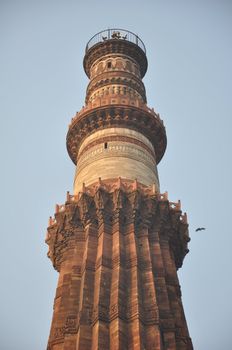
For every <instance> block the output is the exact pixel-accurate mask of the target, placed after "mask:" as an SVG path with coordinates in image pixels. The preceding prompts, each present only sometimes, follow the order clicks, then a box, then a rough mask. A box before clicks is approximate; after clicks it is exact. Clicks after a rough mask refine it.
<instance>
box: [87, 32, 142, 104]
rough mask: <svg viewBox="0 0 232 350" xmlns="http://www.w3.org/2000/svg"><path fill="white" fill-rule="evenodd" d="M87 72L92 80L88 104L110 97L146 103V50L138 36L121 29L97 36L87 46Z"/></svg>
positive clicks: (88, 91)
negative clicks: (144, 77)
mask: <svg viewBox="0 0 232 350" xmlns="http://www.w3.org/2000/svg"><path fill="white" fill-rule="evenodd" d="M84 69H85V72H86V74H87V76H88V77H89V78H90V83H89V86H88V88H87V94H86V103H88V102H92V101H95V100H96V99H97V98H99V97H104V96H108V95H119V96H121V98H123V96H124V97H127V98H132V99H133V98H134V99H138V100H139V101H140V102H141V103H142V102H144V103H146V92H145V87H144V85H143V83H142V80H141V78H142V77H143V76H144V75H145V73H146V70H147V58H146V49H145V46H144V44H143V42H142V40H141V39H139V37H138V36H137V35H135V34H133V33H131V32H129V31H125V30H121V29H108V30H105V31H102V32H100V33H98V34H96V35H94V36H93V37H92V38H91V39H90V40H89V42H88V44H87V46H86V54H85V58H84Z"/></svg>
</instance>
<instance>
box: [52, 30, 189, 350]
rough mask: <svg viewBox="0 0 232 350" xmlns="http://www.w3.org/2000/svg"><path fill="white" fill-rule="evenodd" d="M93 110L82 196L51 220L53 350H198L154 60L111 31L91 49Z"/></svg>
mask: <svg viewBox="0 0 232 350" xmlns="http://www.w3.org/2000/svg"><path fill="white" fill-rule="evenodd" d="M84 69H85V72H86V74H87V76H88V77H89V78H90V82H89V85H88V87H87V92H86V100H85V107H83V108H82V110H81V111H80V112H79V113H77V114H76V116H75V117H74V118H73V119H72V121H71V124H70V125H69V130H68V134H67V149H68V153H69V155H70V157H71V159H72V161H73V162H74V163H75V164H76V165H77V170H76V175H75V180H74V194H73V195H70V194H69V193H67V200H66V202H65V204H64V205H57V207H56V213H55V218H50V222H49V227H48V231H47V238H46V242H47V244H48V245H49V252H48V256H49V258H50V259H51V261H52V263H53V266H54V268H55V269H56V270H57V271H58V272H59V280H58V286H57V290H56V295H55V301H54V313H53V319H52V325H51V331H50V336H49V341H48V349H49V350H127V349H128V350H145V349H146V350H191V349H193V347H192V343H191V339H190V337H189V333H188V328H187V324H186V320H185V316H184V310H183V305H182V302H181V291H180V285H179V281H178V276H177V269H178V268H180V267H181V266H182V263H183V259H184V256H185V255H186V253H187V252H188V249H187V242H188V241H189V235H188V224H187V218H186V214H184V215H183V214H182V212H181V208H180V202H177V203H174V202H170V201H169V200H168V196H167V193H165V194H161V193H160V190H159V180H158V173H157V168H156V166H157V164H158V163H159V161H160V160H161V158H162V157H163V154H164V152H165V148H166V132H165V128H164V125H163V122H162V120H161V119H160V117H159V114H157V113H156V112H155V111H154V110H153V109H150V108H149V107H147V104H146V102H147V101H146V92H145V87H144V85H143V82H142V78H143V76H144V75H145V73H146V70H147V58H146V51H145V46H144V44H143V42H142V41H141V40H140V39H139V38H138V36H136V35H134V34H133V33H131V32H129V31H125V30H111V29H109V30H106V31H103V32H101V33H98V34H96V35H95V36H94V37H93V38H92V39H91V40H90V41H89V42H88V44H87V47H86V53H85V57H84Z"/></svg>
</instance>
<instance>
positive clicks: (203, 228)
mask: <svg viewBox="0 0 232 350" xmlns="http://www.w3.org/2000/svg"><path fill="white" fill-rule="evenodd" d="M202 230H205V227H198V228H197V229H196V230H195V231H196V232H197V231H202Z"/></svg>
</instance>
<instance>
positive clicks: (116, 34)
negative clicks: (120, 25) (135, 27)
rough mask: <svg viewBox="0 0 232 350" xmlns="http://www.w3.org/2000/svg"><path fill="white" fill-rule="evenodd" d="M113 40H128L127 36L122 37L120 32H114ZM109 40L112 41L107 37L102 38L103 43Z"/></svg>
mask: <svg viewBox="0 0 232 350" xmlns="http://www.w3.org/2000/svg"><path fill="white" fill-rule="evenodd" d="M111 38H112V39H124V40H126V39H127V34H126V35H124V36H123V35H121V33H120V32H113V33H112V34H111ZM107 39H110V38H107V36H103V37H102V40H103V41H105V40H107Z"/></svg>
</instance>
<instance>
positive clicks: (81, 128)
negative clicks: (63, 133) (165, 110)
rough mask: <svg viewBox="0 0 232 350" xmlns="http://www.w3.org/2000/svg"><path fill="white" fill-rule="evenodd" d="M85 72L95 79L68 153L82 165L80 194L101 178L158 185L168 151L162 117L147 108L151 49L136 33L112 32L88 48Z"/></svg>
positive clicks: (71, 133)
mask: <svg viewBox="0 0 232 350" xmlns="http://www.w3.org/2000/svg"><path fill="white" fill-rule="evenodd" d="M83 65H84V70H85V72H86V74H87V76H88V77H89V79H90V82H89V84H88V86H87V90H86V98H85V106H84V107H83V108H82V110H81V111H80V112H78V113H77V114H76V116H75V117H74V118H73V119H72V121H71V124H70V126H69V130H68V134H67V149H68V153H69V155H70V157H71V159H72V160H73V162H74V163H75V164H76V165H77V170H76V175H75V180H74V193H78V191H80V190H81V188H82V185H83V183H84V184H85V185H86V186H89V185H91V184H94V183H95V182H96V181H97V180H98V178H101V179H102V180H107V181H108V180H112V179H115V178H118V177H121V178H122V179H125V180H126V181H133V180H135V179H136V180H137V181H138V182H140V183H141V184H142V185H145V186H150V185H152V184H155V187H156V188H157V191H159V180H158V173H157V169H156V165H157V164H158V163H159V161H160V160H161V158H162V156H163V154H164V152H165V149H166V142H167V141H166V132H165V128H164V125H163V122H162V120H161V119H160V117H159V114H157V113H155V111H154V110H153V109H150V108H148V107H147V104H146V102H147V99H146V91H145V87H144V84H143V82H142V78H143V76H144V75H145V73H146V71H147V57H146V49H145V46H144V44H143V42H142V40H141V39H140V38H139V37H138V36H137V35H135V34H133V33H131V32H129V31H126V30H122V29H107V30H105V31H102V32H100V33H98V34H96V35H94V36H93V37H92V38H91V39H90V41H89V42H88V43H87V46H86V51H85V57H84V62H83Z"/></svg>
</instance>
